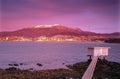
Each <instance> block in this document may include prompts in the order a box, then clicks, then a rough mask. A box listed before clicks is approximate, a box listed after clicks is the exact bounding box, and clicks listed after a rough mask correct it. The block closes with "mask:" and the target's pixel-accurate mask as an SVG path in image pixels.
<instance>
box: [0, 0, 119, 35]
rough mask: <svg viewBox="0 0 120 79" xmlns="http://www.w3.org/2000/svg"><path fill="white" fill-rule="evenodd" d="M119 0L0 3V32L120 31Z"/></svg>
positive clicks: (16, 0)
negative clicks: (49, 27)
mask: <svg viewBox="0 0 120 79" xmlns="http://www.w3.org/2000/svg"><path fill="white" fill-rule="evenodd" d="M119 1H120V0H0V31H13V30H17V29H22V28H25V27H32V26H36V25H46V24H61V25H65V26H70V27H77V28H81V29H82V30H86V31H92V32H97V33H111V32H119V31H120V23H119V21H120V19H119V18H120V2H119Z"/></svg>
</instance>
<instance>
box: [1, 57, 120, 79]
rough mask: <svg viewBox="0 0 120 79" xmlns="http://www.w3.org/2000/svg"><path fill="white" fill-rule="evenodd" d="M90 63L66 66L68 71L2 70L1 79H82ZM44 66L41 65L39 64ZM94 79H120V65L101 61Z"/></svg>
mask: <svg viewBox="0 0 120 79" xmlns="http://www.w3.org/2000/svg"><path fill="white" fill-rule="evenodd" d="M89 64H90V61H87V62H78V63H75V64H72V65H66V66H67V67H68V69H51V70H34V71H30V70H20V69H18V68H15V67H10V68H7V69H0V79H81V77H82V75H83V74H84V72H85V71H86V69H87V67H88V65H89ZM37 65H40V66H42V65H41V64H37ZM93 79H120V63H117V62H111V61H107V60H101V59H99V60H98V62H97V65H96V68H95V71H94V75H93Z"/></svg>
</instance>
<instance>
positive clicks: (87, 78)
mask: <svg viewBox="0 0 120 79" xmlns="http://www.w3.org/2000/svg"><path fill="white" fill-rule="evenodd" d="M97 60H98V56H94V57H93V59H92V61H91V63H90V65H89V66H88V68H87V70H86V71H85V73H84V75H83V76H82V79H92V76H93V73H94V70H95V67H96V64H97Z"/></svg>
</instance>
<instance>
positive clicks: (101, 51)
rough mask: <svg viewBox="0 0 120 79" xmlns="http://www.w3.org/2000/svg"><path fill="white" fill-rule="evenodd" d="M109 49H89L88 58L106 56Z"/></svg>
mask: <svg viewBox="0 0 120 79" xmlns="http://www.w3.org/2000/svg"><path fill="white" fill-rule="evenodd" d="M109 48H110V47H89V48H88V54H87V55H88V56H103V57H105V56H108V49H109Z"/></svg>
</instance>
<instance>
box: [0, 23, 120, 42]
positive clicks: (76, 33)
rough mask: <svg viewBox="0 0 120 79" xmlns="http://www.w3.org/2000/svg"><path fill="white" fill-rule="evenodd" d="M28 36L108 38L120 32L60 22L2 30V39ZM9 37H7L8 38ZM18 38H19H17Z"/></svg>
mask: <svg viewBox="0 0 120 79" xmlns="http://www.w3.org/2000/svg"><path fill="white" fill-rule="evenodd" d="M21 37H22V38H27V39H32V40H38V39H42V37H46V38H47V40H48V39H49V40H51V39H53V37H54V38H55V39H56V40H57V39H62V40H66V39H74V38H75V39H77V40H81V38H82V39H86V40H87V39H88V38H90V39H91V40H94V39H97V40H98V39H101V38H102V39H107V38H120V32H115V33H108V34H107V33H106V34H100V33H94V32H89V31H83V30H81V29H80V28H71V27H67V26H63V25H59V24H54V25H37V26H33V27H28V28H23V29H20V30H16V31H11V32H9V31H8V32H0V40H2V41H4V40H9V39H11V38H14V39H17V38H21ZM6 38H7V39H6ZM17 40H18V39H17Z"/></svg>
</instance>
